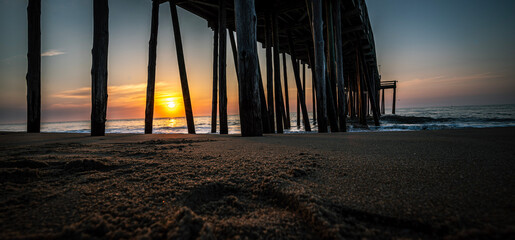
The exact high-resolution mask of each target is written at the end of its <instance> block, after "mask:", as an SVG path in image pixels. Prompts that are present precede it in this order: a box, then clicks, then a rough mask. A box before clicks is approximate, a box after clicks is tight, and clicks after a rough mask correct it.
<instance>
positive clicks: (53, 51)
mask: <svg viewBox="0 0 515 240" xmlns="http://www.w3.org/2000/svg"><path fill="white" fill-rule="evenodd" d="M63 54H66V52H64V51H60V50H56V49H50V50H48V51H46V52H44V53H41V56H42V57H53V56H58V55H63Z"/></svg>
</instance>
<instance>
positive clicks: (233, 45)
mask: <svg viewBox="0 0 515 240" xmlns="http://www.w3.org/2000/svg"><path fill="white" fill-rule="evenodd" d="M228 33H229V42H230V43H231V50H232V57H233V59H234V69H235V70H236V80H237V81H238V84H239V83H240V76H239V74H238V49H237V48H236V41H235V40H234V33H233V32H232V31H230V30H229V31H228Z"/></svg>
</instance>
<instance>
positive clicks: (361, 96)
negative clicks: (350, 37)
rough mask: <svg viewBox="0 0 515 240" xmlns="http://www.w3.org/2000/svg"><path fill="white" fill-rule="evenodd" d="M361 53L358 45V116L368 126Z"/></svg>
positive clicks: (361, 122) (362, 123) (360, 121)
mask: <svg viewBox="0 0 515 240" xmlns="http://www.w3.org/2000/svg"><path fill="white" fill-rule="evenodd" d="M360 60H361V59H360V55H359V52H358V48H357V47H356V71H357V76H356V77H357V81H358V82H357V92H358V111H357V113H358V117H359V123H360V124H361V125H364V126H366V125H367V113H366V108H365V104H366V97H365V93H364V91H365V90H364V89H365V83H364V81H365V78H364V76H363V75H364V73H363V66H362V62H361V61H360Z"/></svg>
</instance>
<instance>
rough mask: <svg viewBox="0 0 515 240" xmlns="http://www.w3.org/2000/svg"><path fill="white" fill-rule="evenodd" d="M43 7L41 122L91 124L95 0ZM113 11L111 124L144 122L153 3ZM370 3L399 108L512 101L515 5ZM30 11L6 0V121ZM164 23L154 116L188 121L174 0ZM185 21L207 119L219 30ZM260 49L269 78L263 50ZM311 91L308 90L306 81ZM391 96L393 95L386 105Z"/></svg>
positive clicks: (0, 14)
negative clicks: (178, 58)
mask: <svg viewBox="0 0 515 240" xmlns="http://www.w3.org/2000/svg"><path fill="white" fill-rule="evenodd" d="M42 4H43V5H42V15H41V23H42V26H41V27H42V35H41V36H42V47H41V49H42V121H44V122H48V121H68V120H87V119H89V116H90V108H91V107H90V95H91V93H90V85H91V74H90V70H91V53H90V51H91V48H92V36H93V33H92V32H93V28H92V22H93V17H92V14H93V10H92V1H91V0H44V1H42ZM109 4H110V6H109V7H110V16H109V17H110V22H109V24H110V25H109V29H110V42H109V70H108V71H109V76H108V78H109V80H108V84H109V91H108V92H109V99H108V119H127V118H130V119H134V118H143V117H144V111H145V92H146V81H147V62H148V40H149V36H150V12H151V1H150V0H110V1H109ZM367 4H368V9H369V15H370V19H371V23H372V28H373V30H374V37H375V41H376V48H377V55H378V62H379V65H380V66H381V67H380V73H381V74H382V79H383V80H398V81H399V85H398V102H397V104H398V106H399V107H424V106H446V105H475V104H513V103H515V47H514V46H513V44H514V43H515V27H514V26H513V23H514V22H515V14H514V12H515V1H512V0H494V1H487V0H452V1H449V0H431V1H427V0H388V1H385V0H367ZM26 7H27V1H24V0H0V123H13V122H24V121H25V118H26V100H25V99H26V83H25V74H26V70H27V59H26V54H27V15H26ZM159 21H160V23H159V24H160V25H159V34H158V59H157V79H156V82H157V85H156V112H155V117H175V116H183V115H184V110H183V108H182V98H181V97H182V94H181V88H180V82H179V72H178V66H177V61H176V55H175V45H174V41H173V31H172V26H171V18H170V9H169V5H168V3H165V4H163V5H161V9H160V18H159ZM179 21H180V24H181V31H182V38H183V45H184V52H185V58H186V68H187V71H188V80H189V84H190V94H191V97H192V104H193V111H194V114H195V115H196V116H207V115H210V113H211V88H212V86H211V84H212V83H211V82H212V52H213V51H212V46H213V43H212V41H213V33H212V31H211V30H210V29H209V28H208V27H207V22H206V21H205V20H203V19H201V18H199V17H196V16H195V15H192V14H190V13H188V12H186V11H183V10H182V9H179ZM228 46H229V45H228ZM258 46H259V55H260V61H261V66H262V71H265V67H264V66H265V62H264V49H262V48H261V45H258ZM227 63H228V64H227V65H228V66H227V74H228V79H227V80H228V109H229V114H236V113H238V107H237V101H238V96H237V84H236V75H235V70H234V64H233V59H232V52H231V50H230V47H228V52H227ZM288 70H289V71H290V72H289V74H288V76H289V87H290V89H289V93H290V109H291V110H292V111H293V110H294V109H295V103H296V94H295V91H296V90H295V84H294V80H293V72H292V70H291V65H288ZM263 76H265V74H263ZM307 76H310V74H307ZM307 85H308V88H307V92H308V93H311V89H310V88H309V86H311V82H310V78H309V77H308V84H307ZM390 98H391V97H390V94H387V100H388V101H387V104H388V105H387V106H389V105H390V104H391V99H390ZM307 99H311V95H310V94H308V95H307ZM310 106H311V101H309V102H308V108H309V109H310Z"/></svg>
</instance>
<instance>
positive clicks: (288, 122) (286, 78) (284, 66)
mask: <svg viewBox="0 0 515 240" xmlns="http://www.w3.org/2000/svg"><path fill="white" fill-rule="evenodd" d="M283 73H284V79H283V81H284V100H285V104H286V111H285V114H286V120H285V121H284V128H286V129H289V128H290V123H291V121H290V98H289V96H288V95H289V94H288V74H287V68H286V53H283Z"/></svg>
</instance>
